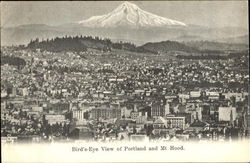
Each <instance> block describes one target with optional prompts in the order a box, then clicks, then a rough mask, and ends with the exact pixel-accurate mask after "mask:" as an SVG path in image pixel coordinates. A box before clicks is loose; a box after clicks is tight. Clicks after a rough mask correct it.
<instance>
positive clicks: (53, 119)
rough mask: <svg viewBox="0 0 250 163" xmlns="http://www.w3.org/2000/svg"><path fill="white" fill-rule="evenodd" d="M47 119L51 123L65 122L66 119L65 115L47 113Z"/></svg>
mask: <svg viewBox="0 0 250 163" xmlns="http://www.w3.org/2000/svg"><path fill="white" fill-rule="evenodd" d="M45 119H46V120H47V121H48V123H49V124H56V123H63V122H65V121H66V119H65V116H64V115H60V114H47V115H45Z"/></svg>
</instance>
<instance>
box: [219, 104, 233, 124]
mask: <svg viewBox="0 0 250 163" xmlns="http://www.w3.org/2000/svg"><path fill="white" fill-rule="evenodd" d="M235 119H236V108H235V107H219V121H234V120H235Z"/></svg>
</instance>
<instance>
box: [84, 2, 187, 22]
mask: <svg viewBox="0 0 250 163" xmlns="http://www.w3.org/2000/svg"><path fill="white" fill-rule="evenodd" d="M79 24H81V25H83V26H86V27H117V26H127V27H162V26H186V24H185V23H182V22H179V21H176V20H172V19H168V18H165V17H161V16H158V15H155V14H152V13H149V12H147V11H144V10H142V9H140V8H139V7H138V6H136V5H135V4H133V3H130V2H124V3H122V4H121V5H119V6H118V7H117V8H116V9H114V10H113V11H112V12H110V13H108V14H105V15H100V16H92V17H90V18H89V19H87V20H83V21H80V22H79Z"/></svg>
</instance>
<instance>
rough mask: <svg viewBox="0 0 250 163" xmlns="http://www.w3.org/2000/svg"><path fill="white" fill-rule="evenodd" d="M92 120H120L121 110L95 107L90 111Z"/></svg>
mask: <svg viewBox="0 0 250 163" xmlns="http://www.w3.org/2000/svg"><path fill="white" fill-rule="evenodd" d="M91 118H92V119H99V118H103V119H111V118H121V109H116V108H106V107H97V108H93V109H92V110H91Z"/></svg>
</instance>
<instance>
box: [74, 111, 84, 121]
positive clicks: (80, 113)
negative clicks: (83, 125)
mask: <svg viewBox="0 0 250 163" xmlns="http://www.w3.org/2000/svg"><path fill="white" fill-rule="evenodd" d="M84 112H85V111H83V110H80V109H79V110H73V118H74V119H77V120H79V121H81V120H83V119H84Z"/></svg>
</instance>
